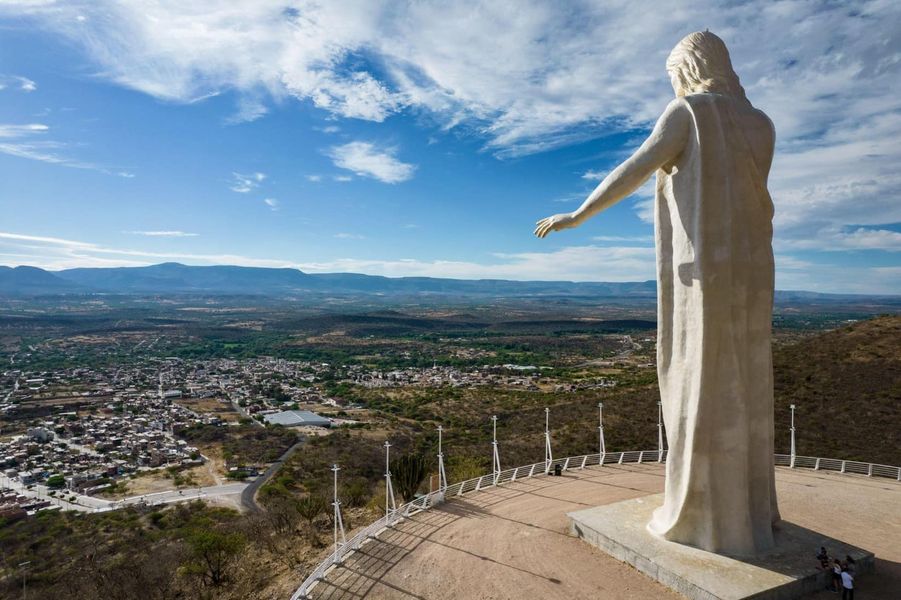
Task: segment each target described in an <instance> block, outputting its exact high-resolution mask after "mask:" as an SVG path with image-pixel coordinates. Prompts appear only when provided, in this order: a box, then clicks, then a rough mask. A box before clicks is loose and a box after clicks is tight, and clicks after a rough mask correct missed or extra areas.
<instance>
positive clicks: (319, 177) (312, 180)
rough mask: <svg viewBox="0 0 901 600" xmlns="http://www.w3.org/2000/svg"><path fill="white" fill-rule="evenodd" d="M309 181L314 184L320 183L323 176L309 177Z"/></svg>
mask: <svg viewBox="0 0 901 600" xmlns="http://www.w3.org/2000/svg"><path fill="white" fill-rule="evenodd" d="M306 177H307V181H311V182H313V183H319V182H320V181H322V175H307V176H306Z"/></svg>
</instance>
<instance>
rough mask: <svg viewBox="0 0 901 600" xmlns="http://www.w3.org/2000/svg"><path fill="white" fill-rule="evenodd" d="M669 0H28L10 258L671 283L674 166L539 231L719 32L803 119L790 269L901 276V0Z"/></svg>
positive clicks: (781, 214)
mask: <svg viewBox="0 0 901 600" xmlns="http://www.w3.org/2000/svg"><path fill="white" fill-rule="evenodd" d="M664 4H667V3H662V4H661V3H656V4H655V7H658V8H656V11H649V10H648V9H647V6H642V5H640V4H639V3H630V2H625V1H622V2H594V3H591V2H586V3H578V4H572V5H569V6H567V7H565V8H560V7H554V6H551V5H545V4H540V3H526V2H523V3H517V5H516V10H515V11H513V10H511V9H509V8H504V7H502V6H500V5H498V4H497V3H488V2H459V3H454V5H453V6H451V7H448V6H443V5H442V6H439V5H437V4H434V3H430V2H423V3H415V4H403V3H402V4H398V3H389V2H340V3H339V2H335V3H326V4H325V5H316V4H314V3H309V2H295V1H288V2H285V1H279V2H274V1H268V0H265V1H263V0H260V1H255V2H230V3H221V2H215V1H208V2H195V3H191V4H190V7H189V6H188V5H186V4H185V3H179V2H165V1H156V2H142V3H137V2H126V3H118V2H112V1H106V0H96V1H93V2H54V1H48V2H40V3H35V2H30V1H17V0H11V1H5V2H3V3H0V31H2V35H0V181H2V185H0V214H2V215H3V219H2V223H0V264H5V265H10V266H15V265H33V266H38V267H41V268H46V269H51V270H59V269H64V268H70V267H103V266H137V265H149V264H157V263H161V262H169V261H175V262H181V263H185V264H193V265H209V264H234V265H247V266H266V267H281V266H291V267H296V268H299V269H301V270H303V271H305V272H309V273H321V272H357V273H367V274H374V275H388V276H419V275H422V276H432V277H454V278H467V279H480V278H497V279H513V280H565V281H645V280H649V279H653V277H654V250H653V241H652V235H653V226H652V218H651V212H650V209H651V200H652V194H653V190H652V187H651V185H646V186H644V187H643V188H642V189H641V190H640V191H639V193H637V194H635V195H634V196H633V197H632V198H629V199H627V200H625V201H623V202H622V203H620V204H619V205H618V206H617V207H615V208H614V209H612V210H611V211H609V212H608V213H605V214H604V215H601V216H599V217H597V218H595V219H594V220H592V221H591V222H590V223H588V224H586V225H585V226H583V227H582V228H580V229H578V230H570V231H567V232H563V233H561V234H558V235H555V236H553V237H552V238H549V239H546V240H536V239H535V238H533V237H532V236H531V231H532V227H533V224H534V222H535V220H536V219H538V218H540V217H543V216H546V215H548V214H551V213H555V212H562V211H564V210H572V209H574V208H575V207H577V206H578V205H579V203H580V202H581V201H582V200H583V199H584V197H585V196H586V195H587V194H588V193H589V192H590V190H591V189H592V188H593V187H594V186H595V185H596V184H597V182H598V181H599V179H600V177H602V176H603V175H604V174H606V173H607V172H608V171H609V170H610V169H611V168H613V167H614V166H616V164H617V163H618V162H619V161H620V160H622V159H623V158H624V157H625V156H627V155H628V154H629V153H630V152H631V150H633V149H634V148H635V147H636V146H637V145H638V144H639V143H640V142H641V141H642V139H643V138H644V136H645V135H646V134H647V133H648V131H649V130H650V127H651V126H652V125H653V121H654V119H655V118H656V117H657V116H658V115H659V113H660V112H661V110H662V109H663V107H664V106H665V105H666V103H667V102H668V101H669V100H670V98H671V96H672V91H671V89H670V87H669V82H668V79H667V77H666V74H665V72H664V60H665V57H666V55H667V54H668V52H669V50H670V49H671V48H672V46H673V45H674V44H675V43H676V42H677V41H678V40H679V39H680V38H681V37H682V36H684V35H685V34H687V33H689V32H691V31H694V30H697V29H704V28H709V29H711V30H712V31H714V32H716V33H717V34H718V35H720V36H721V37H722V38H723V39H724V40H725V41H726V43H727V44H728V45H729V47H730V50H731V52H732V57H733V62H734V64H735V67H736V70H737V72H738V73H739V75H740V76H741V78H742V84H743V85H744V87H745V89H746V91H747V93H748V97H749V99H750V100H751V102H752V103H754V104H755V106H758V107H759V108H761V109H763V110H764V111H766V112H767V113H768V114H769V115H770V116H771V117H772V119H773V121H774V123H775V125H776V130H777V137H778V142H777V149H776V159H775V163H774V168H773V173H772V176H771V180H770V190H771V193H772V195H773V199H774V202H775V204H776V221H775V224H776V239H775V249H776V257H777V288H779V289H806V290H812V291H823V292H838V293H892V294H898V293H901V261H899V256H901V255H899V251H901V202H899V198H898V193H897V189H898V188H899V183H901V171H899V169H898V164H899V163H901V145H899V144H898V143H897V140H898V139H899V138H901V85H899V83H898V82H899V81H901V72H899V71H901V60H899V57H901V36H898V35H897V24H898V23H899V22H901V5H899V4H898V3H892V2H884V1H880V0H868V1H862V2H847V3H828V4H827V3H814V2H811V3H801V2H782V3H771V2H766V1H763V0H758V1H754V2H747V3H743V4H741V5H735V4H734V3H729V2H716V1H707V0H705V1H698V2H693V3H691V4H685V3H678V2H672V3H669V4H672V6H670V7H666V6H663V5H664ZM677 7H678V8H677Z"/></svg>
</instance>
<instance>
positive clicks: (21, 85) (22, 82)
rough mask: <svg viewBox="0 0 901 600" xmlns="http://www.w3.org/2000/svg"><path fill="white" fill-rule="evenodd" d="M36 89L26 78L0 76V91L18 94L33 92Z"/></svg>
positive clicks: (32, 82) (33, 83)
mask: <svg viewBox="0 0 901 600" xmlns="http://www.w3.org/2000/svg"><path fill="white" fill-rule="evenodd" d="M36 89H38V84H36V83H35V82H34V81H32V80H31V79H28V78H27V77H22V76H20V75H0V90H15V91H19V92H26V93H28V92H33V91H35V90H36Z"/></svg>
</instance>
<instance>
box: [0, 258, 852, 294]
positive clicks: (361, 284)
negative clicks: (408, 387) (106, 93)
mask: <svg viewBox="0 0 901 600" xmlns="http://www.w3.org/2000/svg"><path fill="white" fill-rule="evenodd" d="M61 294H66V295H84V294H132V295H178V294H211V295H234V294H241V295H259V296H276V297H277V296H293V295H299V294H300V295H303V294H316V295H332V294H334V295H349V294H379V295H405V296H409V295H423V294H435V295H448V296H487V297H511V296H513V297H516V296H594V297H627V298H649V299H652V298H654V297H655V295H656V284H655V282H654V281H639V282H624V283H590V282H587V283H575V282H568V281H508V280H502V279H479V280H467V279H440V278H434V277H381V276H376V275H360V274H356V273H324V274H310V273H304V272H302V271H299V270H297V269H268V268H260V267H236V266H210V267H194V266H188V265H182V264H179V263H163V264H159V265H152V266H149V267H117V268H81V269H66V270H63V271H45V270H44V269H39V268H37V267H28V266H21V267H14V268H13V267H4V266H0V295H3V296H48V295H61ZM816 298H823V299H829V298H831V299H842V298H860V296H852V295H847V296H844V295H841V296H840V295H834V294H817V293H814V292H777V299H780V300H783V301H790V300H792V299H797V300H799V301H804V300H811V299H816Z"/></svg>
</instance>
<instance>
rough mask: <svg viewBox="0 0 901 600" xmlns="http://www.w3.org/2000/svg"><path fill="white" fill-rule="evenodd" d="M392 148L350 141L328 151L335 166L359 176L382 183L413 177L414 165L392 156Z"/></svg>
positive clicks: (398, 181) (396, 181)
mask: <svg viewBox="0 0 901 600" xmlns="http://www.w3.org/2000/svg"><path fill="white" fill-rule="evenodd" d="M395 153H396V151H395V150H394V149H393V148H384V149H380V148H377V147H376V146H375V145H374V144H370V143H369V142H350V143H349V144H344V145H343V146H334V147H332V148H331V149H330V150H329V151H328V155H329V156H330V157H331V159H332V161H333V162H334V163H335V166H336V167H338V168H340V169H347V170H348V171H353V172H354V174H356V175H359V176H360V177H372V178H373V179H378V180H379V181H382V182H384V183H400V182H402V181H406V180H408V179H410V178H411V177H413V172H414V171H415V170H416V167H415V166H414V165H411V164H408V163H405V162H401V161H400V160H398V159H397V158H395V157H394V155H395Z"/></svg>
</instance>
